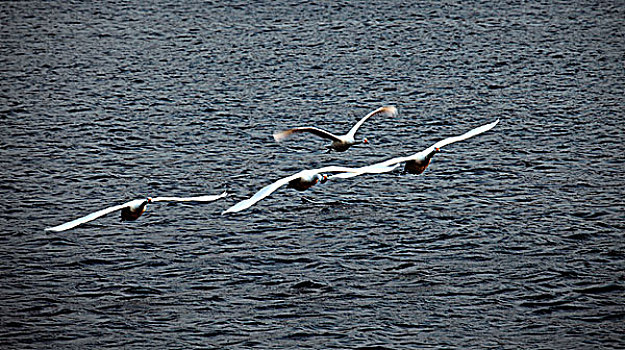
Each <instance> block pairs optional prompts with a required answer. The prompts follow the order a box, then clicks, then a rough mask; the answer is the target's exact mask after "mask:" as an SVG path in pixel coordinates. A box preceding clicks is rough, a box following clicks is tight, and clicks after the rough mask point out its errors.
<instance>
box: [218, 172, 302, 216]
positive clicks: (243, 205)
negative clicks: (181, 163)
mask: <svg viewBox="0 0 625 350" xmlns="http://www.w3.org/2000/svg"><path fill="white" fill-rule="evenodd" d="M304 171H306V170H304ZM304 171H300V172H299V173H297V174H293V175H291V176H288V177H285V178H282V179H280V180H278V181H276V182H274V183H272V184H271V185H267V186H265V187H263V188H261V189H260V191H258V192H256V194H254V195H253V196H252V197H250V198H248V199H245V200H242V201H240V202H239V203H237V204H235V205H233V206H232V207H230V208H228V209H226V210H225V211H223V212H222V213H221V214H222V215H223V214H226V213H236V212H238V211H241V210H245V209H247V208H249V207H251V206H252V205H254V204H256V202H258V201H260V200H261V199H263V198H265V197H267V196H269V195H270V194H272V193H273V192H275V191H276V190H277V189H278V188H280V187H282V186H284V185H286V184H288V183H289V181H291V180H294V179H297V178H298V177H300V176H301V174H302V173H303V172H304Z"/></svg>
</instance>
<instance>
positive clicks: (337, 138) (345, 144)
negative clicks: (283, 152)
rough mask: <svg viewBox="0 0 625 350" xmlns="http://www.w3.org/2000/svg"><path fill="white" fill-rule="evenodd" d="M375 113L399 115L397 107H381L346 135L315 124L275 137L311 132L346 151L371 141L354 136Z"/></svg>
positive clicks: (274, 136) (332, 148) (336, 148)
mask: <svg viewBox="0 0 625 350" xmlns="http://www.w3.org/2000/svg"><path fill="white" fill-rule="evenodd" d="M374 115H385V116H389V117H394V116H396V115H397V108H395V107H393V106H385V107H380V108H378V109H376V110H375V111H373V112H371V113H369V114H367V115H366V116H364V117H362V119H360V120H359V121H358V123H356V124H355V125H354V126H353V127H352V128H351V129H350V130H349V132H348V133H347V134H345V135H335V134H333V133H331V132H328V131H325V130H323V129H319V128H316V127H314V126H306V127H299V128H293V129H289V130H285V131H281V132H278V133H274V134H273V138H274V139H275V140H276V141H277V142H280V141H282V140H284V139H285V138H287V137H289V136H290V135H292V134H296V133H303V132H307V133H311V134H313V135H317V136H319V137H322V138H324V139H329V140H331V141H332V143H331V144H330V145H328V146H327V148H328V149H329V150H335V151H337V152H344V151H347V150H348V149H349V148H350V147H351V146H353V145H355V144H356V143H369V141H368V140H367V139H366V138H363V139H360V140H356V139H354V136H355V135H356V132H357V131H358V129H359V128H360V126H361V125H362V124H363V123H364V122H365V121H366V120H367V119H369V118H370V117H372V116H374Z"/></svg>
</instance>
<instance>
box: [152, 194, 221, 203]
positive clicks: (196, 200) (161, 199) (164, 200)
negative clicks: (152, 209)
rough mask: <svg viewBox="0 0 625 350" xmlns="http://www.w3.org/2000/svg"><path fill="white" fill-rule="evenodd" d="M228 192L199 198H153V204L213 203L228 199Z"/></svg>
mask: <svg viewBox="0 0 625 350" xmlns="http://www.w3.org/2000/svg"><path fill="white" fill-rule="evenodd" d="M227 195H228V193H227V192H225V191H224V193H222V194H218V195H212V196H197V197H156V198H152V202H212V201H216V200H218V199H220V198H223V197H226V196H227Z"/></svg>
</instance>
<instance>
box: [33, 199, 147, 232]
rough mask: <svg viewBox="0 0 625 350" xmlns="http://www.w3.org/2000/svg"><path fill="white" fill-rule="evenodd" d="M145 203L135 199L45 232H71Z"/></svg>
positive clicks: (47, 229)
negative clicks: (114, 213)
mask: <svg viewBox="0 0 625 350" xmlns="http://www.w3.org/2000/svg"><path fill="white" fill-rule="evenodd" d="M143 201H144V199H135V200H132V201H130V202H126V203H124V204H120V205H116V206H113V207H109V208H106V209H102V210H98V211H96V212H94V213H91V214H89V215H85V216H83V217H81V218H78V219H76V220H73V221H70V222H66V223H64V224H62V225H58V226H54V227H48V228H46V229H45V230H46V231H52V232H61V231H65V230H69V229H71V228H74V227H76V226H78V225H82V224H84V223H87V222H89V221H93V220H95V219H97V218H99V217H101V216H104V215H106V214H110V213H112V212H114V211H118V210H121V209H123V208H125V207H129V206H132V205H138V204H140V203H142V202H143Z"/></svg>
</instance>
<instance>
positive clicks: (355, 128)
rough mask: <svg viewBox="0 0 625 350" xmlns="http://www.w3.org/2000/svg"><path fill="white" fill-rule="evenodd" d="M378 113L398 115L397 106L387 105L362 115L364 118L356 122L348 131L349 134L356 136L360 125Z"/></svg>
mask: <svg viewBox="0 0 625 350" xmlns="http://www.w3.org/2000/svg"><path fill="white" fill-rule="evenodd" d="M378 114H386V115H387V116H391V117H392V116H395V115H397V108H395V107H393V106H385V107H380V108H378V109H376V110H375V111H373V112H371V113H369V114H367V115H366V116H364V117H362V119H360V120H359V121H358V123H356V125H354V126H353V127H352V128H351V129H350V130H349V132H348V133H347V136H348V137H349V136H351V137H354V135H356V131H358V128H360V126H362V124H363V123H364V122H365V121H367V119H369V118H370V117H372V116H374V115H378Z"/></svg>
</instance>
